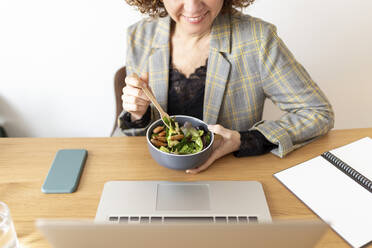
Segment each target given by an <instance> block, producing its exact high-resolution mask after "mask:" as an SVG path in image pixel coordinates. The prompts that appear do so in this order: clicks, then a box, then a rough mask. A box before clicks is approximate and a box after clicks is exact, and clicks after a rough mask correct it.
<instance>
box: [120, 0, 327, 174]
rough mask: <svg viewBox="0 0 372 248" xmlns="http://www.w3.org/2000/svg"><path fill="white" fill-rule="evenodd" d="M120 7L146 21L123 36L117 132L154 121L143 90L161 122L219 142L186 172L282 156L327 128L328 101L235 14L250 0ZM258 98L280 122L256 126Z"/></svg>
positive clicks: (254, 25)
mask: <svg viewBox="0 0 372 248" xmlns="http://www.w3.org/2000/svg"><path fill="white" fill-rule="evenodd" d="M126 1H127V2H128V3H129V4H130V5H135V6H137V7H138V9H139V10H140V11H141V12H142V13H147V14H149V15H150V16H151V17H152V18H148V19H144V20H142V21H140V22H138V23H136V24H134V25H132V26H131V27H129V29H128V47H127V51H128V52H127V58H126V70H127V75H129V76H128V77H127V78H126V79H125V82H126V87H124V89H123V96H122V99H123V109H124V111H123V113H122V114H121V115H120V117H119V128H120V134H122V135H144V134H145V131H146V129H147V127H148V126H149V125H150V124H151V122H153V121H154V120H156V119H158V118H159V114H158V113H157V110H156V109H155V108H154V107H153V106H152V105H149V104H150V101H149V99H148V98H147V97H146V96H145V94H144V92H143V91H142V90H141V87H148V86H149V87H150V88H151V90H152V91H153V93H154V95H155V97H156V98H157V100H158V101H159V103H160V104H161V105H162V107H163V108H164V109H165V110H167V112H168V113H169V114H170V115H174V114H186V115H192V116H195V117H197V118H199V119H203V120H204V121H205V122H206V123H208V124H209V126H208V128H209V129H210V131H212V132H214V133H216V134H219V135H221V136H222V139H220V140H219V141H218V142H215V144H214V145H213V149H214V151H213V153H212V155H211V157H210V158H209V159H208V161H207V162H206V163H205V164H203V165H201V166H200V167H199V168H196V169H193V170H188V171H186V172H187V173H193V174H194V173H198V172H200V171H202V170H205V169H207V168H208V167H209V166H210V165H211V164H212V163H213V162H214V161H215V160H216V159H218V158H220V157H222V156H224V155H226V154H229V153H232V152H233V153H234V155H235V156H237V157H240V156H249V155H259V154H264V153H267V152H269V151H271V152H273V153H274V154H276V155H278V156H280V157H283V156H284V155H286V154H287V153H289V152H290V151H292V150H294V149H295V148H297V147H299V146H301V145H303V144H305V143H307V142H309V141H311V140H312V139H314V138H315V137H317V136H320V135H323V134H325V133H326V132H328V130H330V129H331V128H332V127H333V123H334V115H333V111H332V108H331V105H330V103H329V102H328V100H327V98H326V97H325V95H324V94H323V93H322V92H321V90H320V89H319V87H318V86H317V85H316V84H315V83H314V82H313V81H312V79H311V78H310V76H309V75H308V74H307V72H306V71H305V69H304V68H303V67H302V66H301V65H300V64H299V63H298V62H297V61H296V60H295V58H294V57H293V55H292V54H291V53H290V51H289V50H288V49H287V48H286V46H285V45H284V44H283V42H282V40H281V39H280V38H279V37H278V36H277V34H276V28H275V26H273V25H272V24H269V23H267V22H264V21H262V20H260V19H257V18H253V17H251V16H249V15H243V14H242V13H240V12H238V11H236V10H235V9H234V8H237V7H246V6H248V5H250V4H252V3H253V2H254V0H225V1H224V0H177V1H175V0H157V1H152V0H151V1H150V0H141V1H139V0H126ZM133 73H141V75H142V76H141V79H142V80H137V79H136V78H135V77H132V76H131V75H132V74H133ZM267 97H268V98H270V99H271V100H272V101H273V102H274V103H275V104H276V105H277V106H278V107H279V108H280V109H282V110H284V111H286V114H284V115H283V116H282V117H281V118H280V119H279V120H276V121H262V120H261V118H262V112H263V106H264V101H265V99H266V98H267Z"/></svg>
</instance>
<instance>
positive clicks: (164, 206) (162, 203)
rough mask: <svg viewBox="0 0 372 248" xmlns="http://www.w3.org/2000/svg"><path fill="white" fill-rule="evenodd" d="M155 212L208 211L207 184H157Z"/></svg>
mask: <svg viewBox="0 0 372 248" xmlns="http://www.w3.org/2000/svg"><path fill="white" fill-rule="evenodd" d="M156 210H210V203H209V186H208V185H207V184H193V185H185V184H158V193H157V197H156Z"/></svg>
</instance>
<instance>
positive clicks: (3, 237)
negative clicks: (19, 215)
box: [0, 201, 19, 248]
mask: <svg viewBox="0 0 372 248" xmlns="http://www.w3.org/2000/svg"><path fill="white" fill-rule="evenodd" d="M18 247H19V245H18V239H17V234H16V232H15V229H14V224H13V221H12V218H11V217H10V213H9V208H8V206H7V205H6V204H5V203H4V202H1V201H0V248H18Z"/></svg>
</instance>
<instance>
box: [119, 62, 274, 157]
mask: <svg viewBox="0 0 372 248" xmlns="http://www.w3.org/2000/svg"><path fill="white" fill-rule="evenodd" d="M206 73H207V63H206V64H205V65H204V66H201V67H199V68H197V69H196V70H195V72H194V73H192V74H191V75H190V76H189V77H186V76H185V75H184V74H183V73H181V72H179V71H178V70H177V69H176V68H174V67H173V66H172V65H171V66H170V68H169V89H168V110H167V112H168V114H169V115H189V116H194V117H196V118H199V119H201V120H202V119H203V102H204V88H205V80H206ZM150 119H151V115H150V108H148V110H147V112H146V114H145V115H144V116H143V117H142V119H140V120H138V121H136V122H131V121H130V114H129V113H127V114H126V115H124V117H123V122H124V123H123V124H124V125H125V126H127V127H132V128H134V127H137V128H140V127H145V126H146V125H148V123H149V122H150ZM240 140H241V144H240V149H239V150H238V151H236V152H234V155H235V156H236V157H243V156H252V155H260V154H265V153H267V152H269V151H270V150H272V149H273V148H274V147H276V145H274V144H272V143H270V142H269V141H268V140H267V139H266V138H265V136H263V135H262V134H261V133H260V132H258V131H256V130H252V131H243V132H240Z"/></svg>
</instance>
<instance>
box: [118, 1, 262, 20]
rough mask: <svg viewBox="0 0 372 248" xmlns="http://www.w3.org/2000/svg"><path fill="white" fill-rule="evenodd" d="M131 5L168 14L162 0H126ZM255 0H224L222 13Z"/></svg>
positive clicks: (153, 13)
mask: <svg viewBox="0 0 372 248" xmlns="http://www.w3.org/2000/svg"><path fill="white" fill-rule="evenodd" d="M125 1H126V2H127V3H128V4H129V5H131V6H135V7H137V9H138V10H139V11H140V12H141V13H142V14H148V15H149V16H151V17H165V16H167V15H168V13H167V10H166V9H165V7H164V4H163V2H162V1H160V0H125ZM254 1H255V0H224V2H223V6H222V9H221V13H229V12H233V11H234V10H235V8H245V7H248V6H249V5H251V4H252V3H253V2H254Z"/></svg>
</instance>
